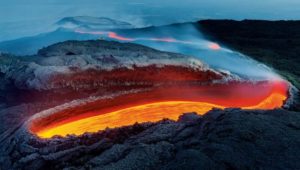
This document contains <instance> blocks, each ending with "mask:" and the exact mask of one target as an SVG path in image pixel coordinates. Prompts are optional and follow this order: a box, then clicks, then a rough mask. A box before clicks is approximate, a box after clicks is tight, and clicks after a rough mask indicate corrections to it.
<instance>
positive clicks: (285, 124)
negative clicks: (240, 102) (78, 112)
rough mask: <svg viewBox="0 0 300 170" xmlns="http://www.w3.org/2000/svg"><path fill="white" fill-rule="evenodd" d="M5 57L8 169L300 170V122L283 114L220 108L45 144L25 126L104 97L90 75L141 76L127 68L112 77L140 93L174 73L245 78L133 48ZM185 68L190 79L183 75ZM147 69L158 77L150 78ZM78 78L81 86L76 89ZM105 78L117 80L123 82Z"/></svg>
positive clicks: (0, 116)
mask: <svg viewBox="0 0 300 170" xmlns="http://www.w3.org/2000/svg"><path fill="white" fill-rule="evenodd" d="M133 58H134V59H133ZM0 60H1V66H0V79H1V82H4V83H1V86H0V89H1V93H0V94H1V96H0V101H1V102H2V103H3V104H2V106H1V107H2V108H1V109H0V121H1V124H0V169H30V170H32V169H199V168H201V169H299V168H300V163H299V161H298V160H299V159H300V156H299V154H298V153H300V126H299V125H300V115H299V113H297V112H292V111H287V110H283V109H278V110H271V111H264V110H240V109H226V110H217V109H214V110H212V111H210V112H209V113H207V114H206V115H204V116H199V115H196V114H195V113H187V114H185V115H183V116H181V117H180V119H179V120H178V121H176V122H175V121H170V120H162V121H160V122H157V123H143V124H135V125H133V126H129V127H122V128H117V129H106V130H105V131H101V132H98V133H93V134H89V133H86V134H84V135H82V136H79V137H76V136H71V135H70V136H68V137H66V138H61V137H58V136H57V137H55V138H53V139H40V138H38V137H37V136H35V135H34V134H31V133H30V132H29V131H28V129H27V126H26V125H27V124H26V123H27V121H28V119H29V118H30V116H32V115H34V114H35V113H38V112H40V111H42V110H45V109H48V108H52V107H54V106H56V105H59V104H62V103H65V102H67V101H72V100H74V99H80V98H85V97H91V96H93V95H95V96H96V95H100V94H104V93H103V91H94V90H95V89H101V88H102V87H103V83H102V82H97V81H96V79H93V78H92V76H91V77H88V75H89V74H91V73H95V75H98V73H100V72H103V71H107V74H111V73H112V72H110V71H112V70H115V69H116V70H120V69H121V70H122V69H125V70H126V72H127V71H130V70H131V69H138V70H140V72H139V73H140V75H137V76H132V77H129V76H127V75H126V74H125V73H124V72H119V71H118V72H116V74H112V75H115V76H117V77H118V78H120V77H122V78H125V79H124V80H126V82H128V81H131V80H132V82H136V81H138V82H143V83H141V84H142V86H137V85H136V84H131V83H124V81H122V82H121V83H120V84H121V85H122V84H123V85H124V84H126V85H129V86H130V89H135V90H140V89H144V88H146V87H147V88H149V86H150V87H154V86H157V85H160V84H156V83H153V84H150V85H149V82H155V81H153V80H155V79H156V78H161V77H165V75H166V74H169V73H172V74H173V75H175V76H173V77H172V76H171V79H169V80H168V83H170V82H171V83H178V82H180V81H181V80H182V79H177V77H178V75H181V76H182V77H184V80H185V81H186V80H188V81H193V80H195V77H196V78H197V79H200V80H201V81H202V82H206V83H218V82H220V81H221V82H226V81H227V80H228V79H231V80H235V79H238V78H237V77H235V76H234V75H230V74H227V73H222V72H218V71H215V70H213V69H211V68H209V67H208V66H206V65H204V64H202V63H201V62H200V61H199V60H196V59H195V58H193V57H189V56H184V55H180V54H174V53H167V52H161V51H157V50H154V49H151V48H147V47H144V46H140V45H134V44H128V43H124V44H122V43H116V42H106V41H85V42H78V41H68V42H64V43H59V44H55V45H52V46H50V47H46V48H44V49H41V50H40V51H39V53H38V54H37V55H35V56H24V57H16V56H11V55H7V54H1V57H0ZM179 66H180V67H179ZM142 68H147V69H146V70H147V72H144V70H143V69H142ZM175 68H176V69H175ZM157 69H161V70H160V71H159V72H156V74H158V73H162V74H158V75H156V76H158V77H156V76H155V74H153V70H157ZM182 69H184V70H185V71H186V70H188V71H189V72H191V73H192V74H189V75H192V76H191V77H186V76H184V75H182V73H183V72H182ZM149 72H150V74H151V75H153V76H148V77H147V76H146V75H147V73H148V74H149ZM196 73H197V74H196ZM70 75H71V76H70ZM203 75H208V76H203ZM103 76H104V75H100V78H101V77H103ZM70 77H74V78H75V79H76V81H73V82H72V83H69V82H70V79H68V78H70ZM179 77H180V76H179ZM65 80H67V81H65ZM72 80H73V79H72ZM97 80H99V77H97ZM100 80H102V79H100ZM103 80H105V82H106V83H107V82H111V83H116V80H115V79H103ZM148 80H151V81H148ZM145 82H148V84H147V83H146V84H145ZM85 84H86V85H87V86H84V85H85ZM74 87H80V88H79V89H77V88H74ZM120 88H121V90H120ZM79 90H80V91H83V92H84V95H75V96H68V95H67V94H66V93H63V92H65V91H67V92H68V94H74V93H75V94H77V92H78V91H79ZM118 90H120V91H126V90H127V88H125V86H124V87H123V86H122V87H118Z"/></svg>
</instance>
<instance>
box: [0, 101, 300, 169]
mask: <svg viewBox="0 0 300 170" xmlns="http://www.w3.org/2000/svg"><path fill="white" fill-rule="evenodd" d="M27 107H29V106H19V107H15V108H10V109H9V110H6V111H5V113H4V112H3V111H1V112H0V113H1V115H3V114H8V113H12V112H13V113H12V114H16V113H20V112H24V111H25V112H26V111H27V110H26V108H27ZM299 123H300V116H299V114H298V113H296V112H287V111H285V110H280V109H279V110H273V111H250V110H249V111H243V110H239V109H227V110H225V111H223V110H213V111H210V112H209V113H207V114H206V115H205V116H202V117H201V116H198V115H196V114H194V113H189V114H185V115H183V116H181V118H180V119H179V120H178V122H173V121H169V120H163V121H161V122H158V123H145V124H135V125H133V126H130V127H124V128H120V129H107V130H105V131H103V132H99V133H96V134H85V135H83V136H81V137H75V136H69V137H68V138H59V137H57V138H54V139H52V140H41V139H38V138H37V137H34V136H31V135H28V134H26V133H25V132H24V131H22V130H21V128H19V129H17V130H16V131H10V133H1V137H0V140H1V156H0V165H1V167H2V168H3V169H199V168H201V169H299V167H300V164H299V161H298V160H299V159H300V157H299V154H298V153H299V152H300V127H299Z"/></svg>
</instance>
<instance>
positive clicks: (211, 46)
mask: <svg viewBox="0 0 300 170" xmlns="http://www.w3.org/2000/svg"><path fill="white" fill-rule="evenodd" d="M209 48H210V49H212V50H220V49H221V47H220V45H219V44H217V43H210V44H209Z"/></svg>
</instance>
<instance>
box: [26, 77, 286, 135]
mask: <svg viewBox="0 0 300 170" xmlns="http://www.w3.org/2000/svg"><path fill="white" fill-rule="evenodd" d="M287 88H288V85H287V83H286V82H285V81H272V82H259V83H256V84H252V83H249V82H248V83H246V82H245V83H237V82H232V83H229V84H215V85H207V86H203V85H202V86H198V85H195V86H180V87H179V86H178V87H175V86H174V87H169V88H161V89H153V90H151V91H146V92H140V93H132V94H126V95H121V96H119V97H115V98H110V99H106V100H99V101H97V102H93V103H89V104H85V105H82V106H77V107H74V108H72V109H70V110H66V111H62V112H58V113H54V114H51V115H49V116H45V117H41V118H37V119H35V120H33V121H32V122H31V126H30V130H31V131H32V132H33V133H35V134H37V135H38V136H39V137H41V138H51V137H53V136H55V135H60V136H66V135H68V134H75V135H81V134H83V133H86V132H97V131H99V130H104V129H105V128H107V127H109V128H116V127H122V126H128V125H132V124H134V123H136V122H138V123H142V122H156V121H159V120H162V119H164V118H168V119H171V120H177V119H178V117H179V116H180V115H181V114H182V113H186V112H196V113H198V114H200V115H203V114H205V113H206V112H208V111H209V110H211V109H212V108H221V109H223V108H227V107H241V108H244V109H274V108H279V107H281V106H282V105H283V103H284V101H285V100H286V99H287V94H286V93H287Z"/></svg>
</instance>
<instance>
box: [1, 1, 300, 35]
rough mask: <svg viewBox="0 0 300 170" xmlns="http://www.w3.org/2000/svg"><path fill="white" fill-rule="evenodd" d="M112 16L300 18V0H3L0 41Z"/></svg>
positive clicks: (154, 19)
mask: <svg viewBox="0 0 300 170" xmlns="http://www.w3.org/2000/svg"><path fill="white" fill-rule="evenodd" d="M78 15H80V16H81V15H88V16H98V17H109V18H112V19H119V20H123V21H127V22H130V23H132V24H134V25H136V26H137V27H143V26H149V25H163V24H169V23H174V22H185V21H195V20H199V19H223V18H226V19H237V20H241V19H268V20H279V19H284V20H290V19H300V1H299V0H264V1H253V0H223V1H219V0H209V1H208V0H185V1H181V0H112V1H104V0H64V1H62V0H42V1H41V0H2V1H0V30H1V32H0V41H3V40H9V39H14V38H18V37H22V36H30V35H35V34H38V33H42V32H46V31H50V30H51V29H55V27H54V23H55V22H56V21H58V20H59V19H61V18H63V17H66V16H78Z"/></svg>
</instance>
